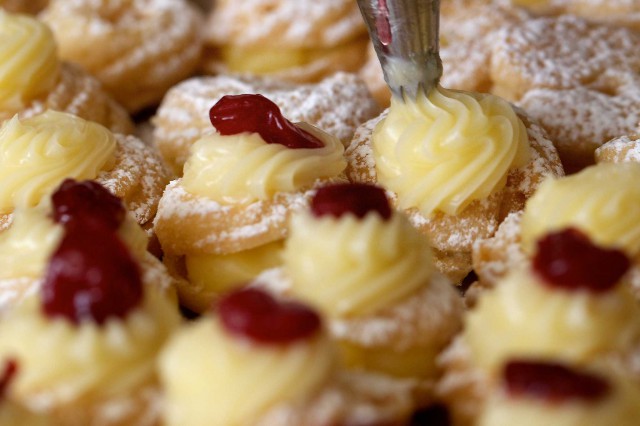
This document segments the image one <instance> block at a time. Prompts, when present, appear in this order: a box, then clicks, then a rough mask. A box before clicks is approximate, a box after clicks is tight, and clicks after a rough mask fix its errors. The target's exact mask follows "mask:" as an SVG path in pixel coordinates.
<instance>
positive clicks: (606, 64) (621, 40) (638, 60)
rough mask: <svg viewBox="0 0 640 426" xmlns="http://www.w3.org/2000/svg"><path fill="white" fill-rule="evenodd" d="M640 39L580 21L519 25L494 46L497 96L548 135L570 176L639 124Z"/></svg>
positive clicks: (569, 18) (502, 34)
mask: <svg viewBox="0 0 640 426" xmlns="http://www.w3.org/2000/svg"><path fill="white" fill-rule="evenodd" d="M638 43H640V34H639V33H635V32H633V31H630V30H628V29H625V28H614V27H611V26H607V25H601V24H595V23H589V22H587V21H585V20H583V19H580V18H578V17H575V16H568V15H567V16H561V17H558V18H540V19H535V20H529V21H526V22H524V23H522V24H519V25H514V26H511V27H509V28H508V29H505V30H504V31H502V32H500V33H499V34H498V35H497V36H496V37H495V39H494V44H493V53H492V57H491V76H492V79H493V81H494V87H493V91H494V93H497V94H499V95H501V96H504V97H505V98H507V99H510V100H513V101H517V103H518V105H519V106H521V107H522V108H523V109H525V110H526V111H527V113H528V114H529V115H530V116H532V117H533V118H535V119H537V120H538V121H539V122H540V124H541V125H542V126H543V127H544V128H545V130H547V132H548V133H549V137H550V139H551V140H552V141H553V142H554V144H555V145H556V147H557V148H558V152H559V154H560V157H561V159H562V162H563V164H564V166H565V168H566V169H567V171H576V170H579V169H580V168H582V167H585V166H586V165H589V164H593V162H594V159H593V152H594V150H595V149H596V148H597V147H598V146H600V145H601V144H603V143H604V142H606V141H608V140H609V139H611V138H614V137H617V136H621V135H625V134H629V133H630V132H632V131H634V130H635V127H636V126H637V123H638V122H639V121H640V115H639V114H638V113H637V111H640V86H639V85H638V83H639V82H638V79H637V74H638V70H640V55H638V52H637V49H636V48H635V47H636V46H637V45H638Z"/></svg>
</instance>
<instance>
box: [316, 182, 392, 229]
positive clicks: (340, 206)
mask: <svg viewBox="0 0 640 426" xmlns="http://www.w3.org/2000/svg"><path fill="white" fill-rule="evenodd" d="M311 212H312V213H313V214H314V215H315V216H318V217H321V216H325V215H330V216H334V217H340V216H342V215H343V214H346V213H351V214H354V215H356V216H357V217H359V218H363V217H364V216H365V215H366V214H367V213H369V212H377V213H378V214H379V215H380V216H381V217H382V218H383V219H384V220H388V219H389V218H390V217H391V206H390V205H389V200H388V199H387V196H386V195H385V193H384V191H383V190H382V189H381V188H379V187H377V186H373V185H367V184H364V183H347V184H339V185H329V186H324V187H322V188H320V189H318V191H317V192H316V195H315V196H314V197H313V199H312V200H311Z"/></svg>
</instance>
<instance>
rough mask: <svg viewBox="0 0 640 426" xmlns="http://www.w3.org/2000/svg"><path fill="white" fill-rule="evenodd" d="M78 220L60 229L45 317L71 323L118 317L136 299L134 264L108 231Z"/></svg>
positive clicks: (46, 292) (47, 283)
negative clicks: (60, 239)
mask: <svg viewBox="0 0 640 426" xmlns="http://www.w3.org/2000/svg"><path fill="white" fill-rule="evenodd" d="M80 220H81V219H79V220H74V226H71V227H67V228H66V229H65V235H64V237H63V239H62V241H61V243H60V245H59V246H58V248H57V249H56V251H55V252H54V253H53V255H52V257H51V260H50V261H49V267H48V269H47V272H46V275H45V279H44V283H43V286H42V309H43V311H44V313H45V315H47V316H49V317H63V318H66V319H68V320H69V321H71V322H72V323H74V324H78V323H80V322H82V321H94V322H96V323H98V324H103V323H104V322H105V321H106V320H107V319H109V318H113V317H117V318H124V317H125V316H126V315H127V314H128V313H129V312H130V311H131V310H132V309H134V308H135V307H137V306H138V305H139V304H140V302H141V300H142V293H143V289H142V282H141V277H140V271H139V269H138V266H137V264H136V262H135V260H134V259H133V258H132V257H131V254H130V253H129V250H128V249H127V247H126V246H125V245H124V243H123V242H122V241H121V240H120V238H119V237H118V235H117V234H116V233H115V232H114V231H113V230H111V229H109V228H108V227H107V226H106V225H104V224H102V223H99V222H84V223H83V222H80ZM80 223H82V225H81V224H80Z"/></svg>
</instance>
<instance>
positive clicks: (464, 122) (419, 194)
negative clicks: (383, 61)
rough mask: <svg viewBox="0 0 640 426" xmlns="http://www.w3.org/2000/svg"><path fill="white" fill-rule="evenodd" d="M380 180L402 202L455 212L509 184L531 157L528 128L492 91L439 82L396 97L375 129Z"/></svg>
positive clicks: (427, 209)
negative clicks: (455, 87) (451, 86)
mask: <svg viewBox="0 0 640 426" xmlns="http://www.w3.org/2000/svg"><path fill="white" fill-rule="evenodd" d="M372 144H373V153H374V157H375V160H376V171H377V174H378V181H379V182H380V183H381V184H382V185H384V186H385V187H387V188H388V189H390V190H392V191H394V192H395V193H397V195H398V201H399V203H400V207H402V208H412V207H417V208H418V209H419V210H420V211H421V212H422V214H423V215H425V216H430V215H431V214H432V213H433V212H434V211H435V210H440V211H442V212H444V213H447V214H450V215H455V214H457V213H459V212H460V211H462V210H463V209H464V208H465V207H466V206H467V205H469V203H471V202H472V201H473V200H479V199H483V198H486V197H488V196H489V195H490V194H491V193H492V192H494V191H496V190H499V189H501V188H502V187H504V185H505V182H506V176H507V172H508V171H509V169H510V168H512V167H519V166H522V165H524V164H525V162H526V161H527V159H528V157H529V139H528V135H527V130H526V128H525V126H524V124H523V122H522V120H520V119H519V118H518V116H517V115H516V113H515V111H514V110H513V108H512V107H511V105H510V104H509V103H508V102H506V101H504V100H502V99H501V98H498V97H496V96H493V95H487V94H479V93H472V92H462V91H454V90H447V89H444V88H442V87H436V88H435V89H433V90H432V91H431V92H430V93H429V95H428V96H427V95H424V94H423V93H421V94H419V95H418V99H417V100H416V101H415V102H414V101H410V100H404V101H403V100H401V99H397V98H393V99H392V101H391V107H390V109H389V114H388V116H387V117H386V118H385V119H384V120H382V121H381V122H380V123H379V124H378V126H377V127H376V129H375V130H374V133H373V139H372Z"/></svg>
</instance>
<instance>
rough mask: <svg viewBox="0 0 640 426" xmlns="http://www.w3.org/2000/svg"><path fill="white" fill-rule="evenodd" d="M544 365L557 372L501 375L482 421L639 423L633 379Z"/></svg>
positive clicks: (526, 425) (489, 424) (485, 425)
mask: <svg viewBox="0 0 640 426" xmlns="http://www.w3.org/2000/svg"><path fill="white" fill-rule="evenodd" d="M532 364H533V365H535V363H532ZM513 365H514V364H513V363H512V364H511V367H512V369H513ZM540 365H543V366H544V365H545V364H540ZM546 365H547V367H546V370H548V371H549V373H551V374H554V377H543V376H542V375H541V374H538V375H537V376H532V377H526V376H525V377H524V378H523V377H519V378H515V377H513V378H512V380H511V381H509V380H508V379H507V378H505V377H504V376H503V378H502V382H503V383H502V385H501V389H500V390H499V391H495V392H492V393H491V394H490V396H489V399H488V401H487V403H486V406H485V407H484V408H483V410H482V411H481V412H480V414H479V416H478V421H477V424H478V426H511V425H514V424H518V425H522V426H547V425H554V426H601V425H609V424H610V425H619V426H634V425H636V424H637V423H638V419H639V418H640V391H638V389H637V385H636V384H635V383H633V382H632V381H631V380H629V378H627V377H618V376H617V375H612V374H611V373H610V372H603V371H590V370H583V369H577V368H574V367H571V366H569V365H563V364H546ZM507 368H508V367H507ZM532 372H534V373H540V372H539V371H532ZM524 374H525V375H526V374H527V373H526V372H525V373H524ZM547 374H548V373H547ZM505 375H506V374H505ZM545 379H546V380H545ZM514 381H516V383H513V382H514ZM518 382H520V383H518ZM527 386H528V387H527Z"/></svg>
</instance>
